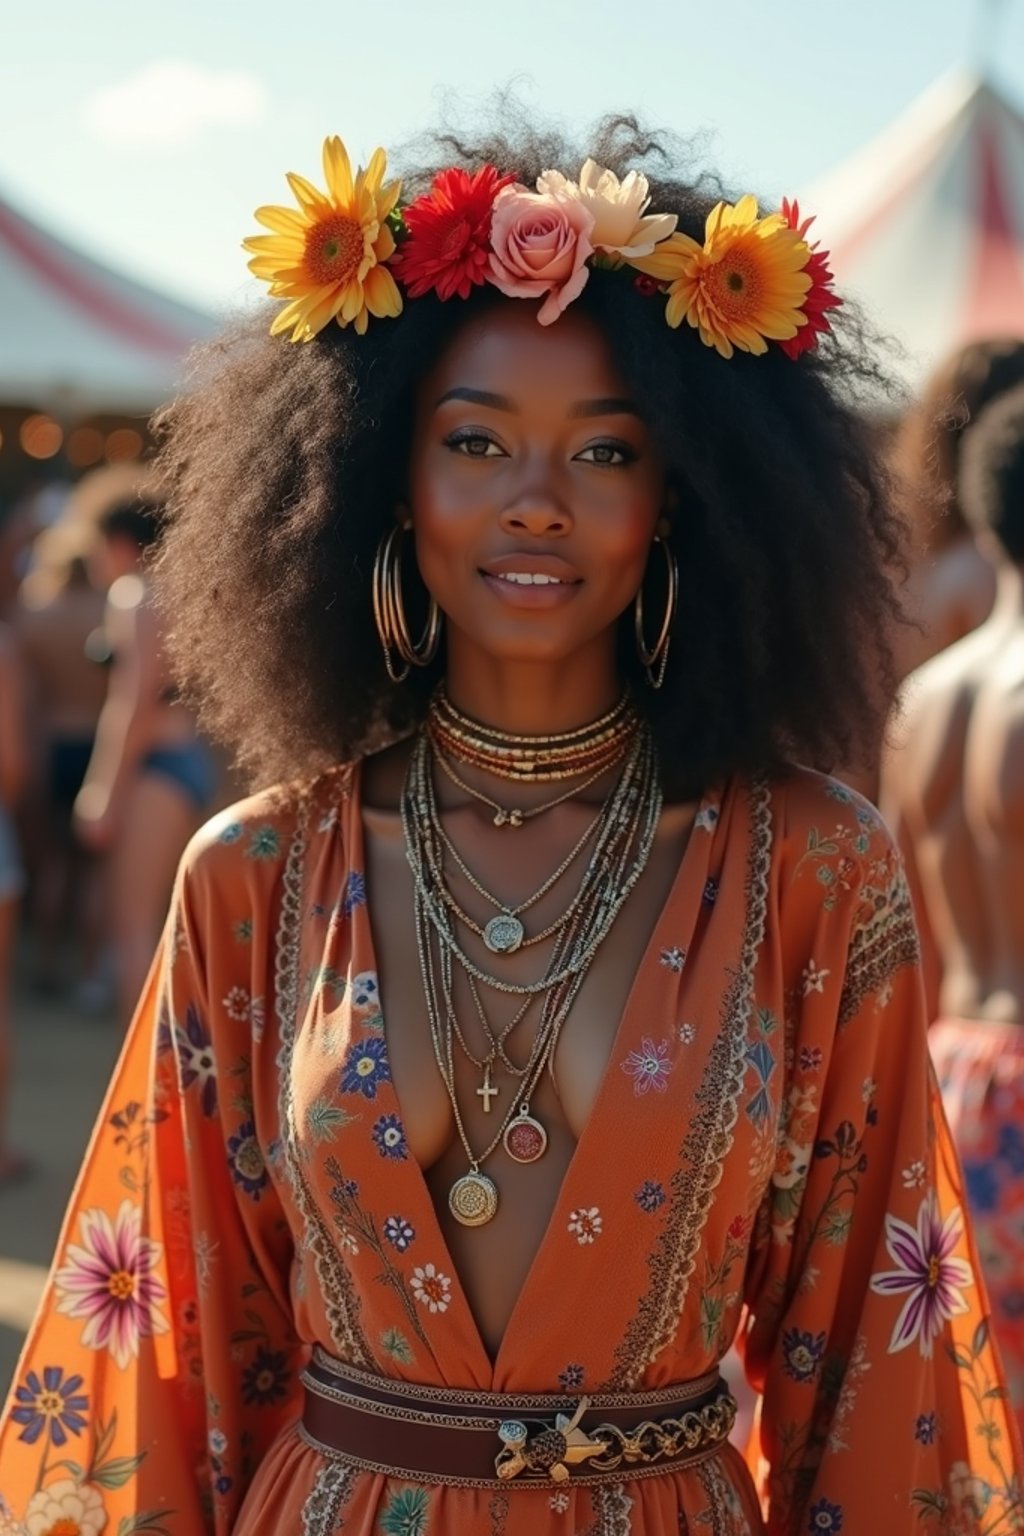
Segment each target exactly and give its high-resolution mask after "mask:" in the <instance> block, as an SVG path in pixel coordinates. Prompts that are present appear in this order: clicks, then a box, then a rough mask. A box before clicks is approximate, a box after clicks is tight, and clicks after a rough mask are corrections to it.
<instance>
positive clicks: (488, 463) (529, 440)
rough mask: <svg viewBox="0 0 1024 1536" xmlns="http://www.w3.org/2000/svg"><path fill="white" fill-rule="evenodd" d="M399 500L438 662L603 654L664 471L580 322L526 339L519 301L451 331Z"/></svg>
mask: <svg viewBox="0 0 1024 1536" xmlns="http://www.w3.org/2000/svg"><path fill="white" fill-rule="evenodd" d="M409 490H410V501H411V509H412V516H413V525H414V529H415V537H416V556H417V560H418V563H419V568H420V572H421V574H422V576H423V579H424V581H425V582H426V584H427V586H428V587H429V589H430V591H431V592H432V593H433V595H434V597H435V598H436V600H437V602H438V603H439V605H440V607H441V608H442V610H443V611H444V613H445V615H446V616H447V620H448V626H449V629H448V635H449V639H448V644H449V655H450V656H451V655H452V648H453V647H460V646H461V647H472V648H475V649H479V650H481V651H484V652H486V653H487V654H488V655H489V656H490V657H491V658H493V659H494V660H499V661H509V662H545V661H547V662H559V661H565V660H566V659H567V658H569V657H572V656H575V655H576V654H577V653H580V652H583V651H586V650H593V651H594V652H595V654H597V655H601V656H602V657H603V658H604V660H605V661H606V662H607V661H608V660H609V658H612V657H613V656H614V649H615V623H616V620H617V618H618V617H619V615H620V614H621V613H622V612H623V610H624V609H625V608H626V607H627V606H628V605H629V604H630V603H631V602H632V601H633V598H634V597H635V595H636V592H637V588H638V587H639V586H640V583H641V581H642V580H643V574H644V568H645V566H646V563H647V559H648V555H649V552H650V548H651V541H652V539H653V537H654V533H655V529H656V526H657V522H658V518H659V515H660V513H661V511H662V507H663V502H664V469H663V465H662V461H661V459H660V457H659V455H658V452H657V450H656V449H655V445H654V443H653V441H652V438H651V435H650V432H649V431H648V429H647V427H646V425H645V423H644V422H643V420H642V419H641V417H640V415H639V414H638V411H637V408H636V406H635V405H634V404H633V402H632V401H631V400H630V399H629V398H628V393H627V390H626V388H625V385H624V384H623V381H622V379H621V377H620V376H619V374H618V372H617V371H616V369H615V367H614V365H613V363H612V359H611V356H610V354H609V350H608V347H607V345H606V343H605V340H604V337H603V335H602V333H601V331H600V329H599V328H598V326H597V325H596V324H595V323H594V322H593V321H592V320H590V319H589V318H588V317H587V316H586V315H583V314H580V313H577V314H573V313H572V312H571V311H569V312H567V313H566V314H563V315H562V316H561V317H560V319H559V320H558V321H557V322H556V324H554V325H552V326H550V327H542V326H540V325H538V323H537V318H536V311H535V308H534V306H533V305H532V304H524V303H515V302H511V303H507V304H495V305H494V307H493V308H491V309H489V310H488V311H486V312H485V313H484V314H482V315H480V316H479V317H477V318H475V319H474V320H472V321H470V322H469V323H468V324H467V325H466V326H465V327H464V328H463V329H462V330H460V331H459V332H458V334H457V335H456V336H455V338H454V339H453V341H452V343H451V345H450V346H449V347H448V349H447V350H446V351H445V353H444V354H443V355H442V357H441V359H440V361H439V362H438V363H437V365H436V367H435V368H434V369H433V371H432V372H431V373H430V374H429V376H428V377H427V378H426V379H425V381H424V383H423V384H422V386H421V388H420V390H419V393H418V396H417V401H416V413H415V427H414V434H413V446H412V457H411V466H410V487H409Z"/></svg>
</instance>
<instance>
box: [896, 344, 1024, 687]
mask: <svg viewBox="0 0 1024 1536" xmlns="http://www.w3.org/2000/svg"><path fill="white" fill-rule="evenodd" d="M1021 382H1024V342H1021V341H1016V340H1012V339H1010V338H1000V339H994V340H989V341H975V342H971V343H970V344H969V345H968V346H966V347H963V348H962V349H961V350H960V351H959V352H955V353H954V354H953V355H952V356H951V357H949V358H947V359H946V361H945V362H944V363H942V364H941V365H940V366H939V367H938V368H937V369H936V371H935V372H934V374H933V375H932V376H931V378H930V379H929V380H928V382H927V383H926V385H925V388H924V391H923V393H922V395H921V397H920V399H919V400H918V401H917V403H916V404H915V405H914V406H912V407H911V409H910V410H909V412H908V413H907V415H906V417H905V418H904V420H903V422H902V423H901V425H900V427H899V429H898V431H897V434H896V440H895V444H894V452H895V460H896V466H897V470H898V473H899V476H900V478H901V480H902V482H903V487H904V494H905V495H906V497H907V504H908V512H909V515H910V521H911V525H912V527H913V529H914V532H915V535H916V558H915V563H914V567H913V570H912V573H911V577H910V581H909V584H908V586H907V588H906V591H905V593H904V600H905V603H906V606H907V610H908V612H909V614H910V616H911V618H913V619H914V620H916V623H917V625H918V628H916V629H914V628H908V629H906V630H905V632H904V634H903V636H902V637H901V642H900V645H899V648H898V654H897V659H898V662H899V664H900V667H901V671H902V673H903V675H904V676H906V675H907V674H908V673H910V672H912V671H913V669H914V668H915V667H919V666H921V665H922V664H923V663H924V662H926V661H927V660H928V659H929V657H931V656H934V655H935V654H936V653H937V652H938V651H941V650H944V649H945V647H946V646H947V645H953V644H954V643H955V642H956V641H957V640H960V639H962V638H963V636H964V635H967V634H969V633H970V632H971V630H972V629H976V628H977V626H978V625H979V624H981V623H983V622H984V620H985V619H986V618H987V617H988V615H989V614H990V613H991V611H992V604H993V601H994V599H995V593H996V578H995V571H994V569H993V567H992V563H991V561H990V560H988V559H987V558H986V556H985V554H984V552H983V551H982V550H981V549H980V548H979V546H978V543H977V541H976V540H975V537H974V534H973V533H972V531H971V528H970V526H969V525H968V522H967V520H966V519H965V516H964V511H963V508H962V507H961V505H960V501H959V496H958V491H957V476H958V472H959V462H960V449H961V444H962V442H963V440H964V434H965V432H966V431H967V429H968V427H969V426H970V423H971V422H972V421H973V420H975V419H976V418H977V417H978V415H979V414H980V413H981V411H983V410H984V408H985V406H986V405H987V404H988V403H989V402H990V401H991V400H994V399H996V398H997V397H998V396H999V395H1001V394H1003V393H1005V391H1006V390H1008V389H1012V388H1013V387H1014V385H1016V384H1019V383H1021Z"/></svg>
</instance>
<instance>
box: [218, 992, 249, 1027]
mask: <svg viewBox="0 0 1024 1536" xmlns="http://www.w3.org/2000/svg"><path fill="white" fill-rule="evenodd" d="M223 1002H224V1008H225V1010H226V1012H227V1016H228V1018H229V1019H234V1020H235V1021H236V1022H237V1023H239V1024H244V1023H245V1021H246V1019H248V1017H249V1011H250V1008H251V1006H252V999H251V998H250V996H249V994H248V992H247V991H246V990H245V988H244V987H232V988H231V991H230V992H229V993H228V995H227V997H225V998H224V999H223Z"/></svg>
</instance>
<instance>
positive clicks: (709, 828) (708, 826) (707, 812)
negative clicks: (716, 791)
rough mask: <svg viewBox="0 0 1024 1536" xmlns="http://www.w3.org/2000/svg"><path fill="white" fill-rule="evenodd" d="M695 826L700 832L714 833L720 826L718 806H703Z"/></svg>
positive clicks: (698, 813) (696, 818) (694, 823)
mask: <svg viewBox="0 0 1024 1536" xmlns="http://www.w3.org/2000/svg"><path fill="white" fill-rule="evenodd" d="M693 825H694V827H695V828H696V829H697V831H699V832H713V831H714V830H715V828H716V827H717V826H718V806H717V805H702V806H701V808H700V810H699V811H698V812H697V815H696V817H695V818H694V822H693Z"/></svg>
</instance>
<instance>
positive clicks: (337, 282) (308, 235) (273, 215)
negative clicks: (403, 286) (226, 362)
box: [242, 136, 402, 341]
mask: <svg viewBox="0 0 1024 1536" xmlns="http://www.w3.org/2000/svg"><path fill="white" fill-rule="evenodd" d="M386 167H387V157H386V156H385V154H384V151H383V150H382V149H378V150H375V151H374V154H373V157H372V158H371V160H370V163H369V165H368V166H367V167H366V170H365V171H363V170H360V171H359V172H358V173H357V175H356V176H355V177H353V175H352V165H351V162H350V161H349V157H348V151H347V150H346V148H345V146H344V144H343V143H342V142H341V140H340V139H339V138H338V137H337V136H334V137H332V138H329V139H325V140H324V179H325V181H326V183H327V191H326V192H320V191H318V190H317V188H316V187H314V186H313V185H312V183H311V182H308V181H306V179H305V178H304V177H302V176H297V175H295V173H294V172H289V173H288V184H289V186H290V187H291V189H292V191H293V192H294V194H295V200H296V202H297V203H298V205H299V206H298V212H296V211H295V209H293V208H276V207H268V208H257V210H256V215H255V217H256V218H257V219H258V220H259V222H260V223H261V224H262V225H263V226H264V228H265V229H269V230H272V231H273V233H272V234H269V235H253V236H251V237H250V238H249V239H248V240H243V241H242V244H243V246H244V247H245V249H246V250H247V251H252V252H253V253H254V254H253V259H252V260H251V261H250V262H249V270H250V272H252V273H253V274H254V276H256V277H259V278H262V280H263V281H264V282H266V283H268V284H269V285H270V295H271V298H274V299H287V300H288V303H287V304H286V305H285V307H284V309H282V310H281V312H280V313H279V314H278V315H277V316H276V317H275V319H274V323H273V325H272V326H271V327H270V334H271V335H272V336H278V335H280V333H281V332H282V331H291V333H292V335H291V339H292V341H312V339H313V337H314V336H315V335H316V334H317V332H318V331H322V330H323V328H324V326H325V325H327V324H329V322H330V321H331V320H336V321H337V322H338V324H339V325H342V326H344V325H354V326H355V328H356V330H357V331H358V332H359V334H360V335H362V334H363V333H364V332H365V330H366V326H367V322H368V320H369V317H370V315H376V316H378V317H381V316H384V315H390V316H395V315H398V314H401V312H402V296H401V294H400V293H399V291H398V286H397V284H396V283H395V280H394V278H393V277H392V276H391V273H390V272H389V271H388V270H387V267H385V266H384V265H383V263H384V262H386V261H387V259H388V257H389V256H391V255H392V253H393V252H394V249H395V242H394V238H393V237H392V234H391V230H390V229H389V228H388V225H387V222H386V221H387V216H388V214H389V213H390V212H391V210H392V208H394V206H395V204H396V202H397V201H398V194H399V191H400V190H401V182H398V181H390V182H387V183H385V182H384V172H385V169H386Z"/></svg>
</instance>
